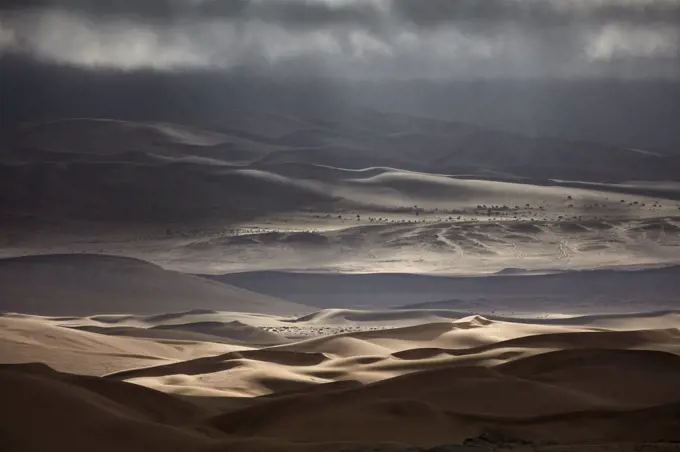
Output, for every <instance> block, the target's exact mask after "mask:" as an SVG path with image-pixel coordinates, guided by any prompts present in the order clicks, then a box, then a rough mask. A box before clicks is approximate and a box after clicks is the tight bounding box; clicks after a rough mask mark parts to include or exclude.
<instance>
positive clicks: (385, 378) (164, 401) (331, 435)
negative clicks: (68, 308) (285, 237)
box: [0, 309, 680, 452]
mask: <svg viewBox="0 0 680 452" xmlns="http://www.w3.org/2000/svg"><path fill="white" fill-rule="evenodd" d="M340 312H342V311H340ZM404 312H406V313H408V312H409V311H404ZM404 312H402V315H403V314H404ZM424 312H426V311H424ZM411 313H413V314H414V315H415V314H416V313H417V311H411ZM337 314H338V312H337V311H331V312H328V313H325V314H324V313H321V315H317V316H314V315H312V316H309V317H301V318H292V320H294V321H293V322H292V323H291V322H290V320H291V318H290V317H288V318H286V317H279V318H278V320H276V317H275V316H265V315H255V314H248V315H245V314H242V313H233V316H234V317H232V319H233V318H239V319H241V320H238V322H239V323H238V324H236V325H235V326H237V327H239V328H245V327H247V326H248V327H249V328H250V329H252V328H254V326H252V325H249V324H248V322H252V323H253V324H256V323H257V321H258V320H259V321H260V322H261V323H260V324H261V325H270V328H273V325H304V323H305V322H308V323H309V325H315V327H317V326H319V325H323V321H322V319H324V318H325V319H327V320H329V321H331V323H332V317H333V316H334V315H337ZM376 315H377V316H378V318H380V313H378V314H376ZM329 316H330V317H329ZM342 316H343V318H346V317H347V313H346V312H343V313H342ZM369 317H370V313H365V314H362V316H359V317H358V319H360V320H357V318H355V319H354V320H353V322H355V323H356V322H364V323H365V325H364V326H367V325H370V324H371V323H370V320H369ZM350 318H351V317H350ZM416 319H417V320H416V322H420V323H417V324H412V325H406V326H400V323H399V322H401V321H402V320H403V319H400V318H399V317H397V318H396V319H395V318H393V319H392V322H393V323H392V326H391V327H390V326H388V325H383V326H382V327H380V328H376V329H367V328H364V329H363V330H358V331H348V332H340V333H336V334H332V335H326V336H321V337H312V338H308V339H302V340H301V339H291V337H288V338H287V343H283V344H279V345H269V346H267V345H264V346H263V345H261V344H257V343H256V342H257V339H258V338H257V337H255V338H254V339H253V338H251V339H253V340H254V342H250V339H247V338H244V340H243V344H242V345H227V344H219V343H211V342H203V341H193V342H192V341H188V340H179V339H168V338H163V337H146V338H131V337H125V336H124V335H123V336H118V335H117V333H115V332H114V333H111V332H106V331H105V330H106V329H107V328H110V329H113V330H116V329H120V328H136V329H142V330H143V329H147V330H151V331H161V332H165V331H181V330H186V329H187V328H188V329H189V330H190V331H194V329H195V328H199V329H203V328H208V329H211V328H212V329H218V330H219V329H221V328H225V327H228V326H229V325H230V324H231V323H232V322H234V321H235V320H229V313H223V312H218V311H212V310H205V309H199V310H191V311H185V312H177V313H168V314H153V315H134V314H129V315H106V316H91V317H83V318H79V317H76V316H59V317H40V316H31V315H25V314H11V315H5V316H3V317H0V322H2V325H1V326H2V328H1V329H0V341H1V343H2V347H0V349H1V350H3V354H2V355H1V356H0V362H3V363H15V364H3V365H1V366H0V380H2V384H0V388H2V389H0V391H2V392H3V396H4V395H5V394H6V397H7V398H6V399H3V400H7V403H3V404H2V406H1V407H0V420H2V421H3V422H0V425H2V426H3V427H2V428H4V429H5V430H7V431H10V432H11V434H8V435H0V437H2V438H3V440H5V442H6V444H7V445H8V446H7V447H11V449H9V450H17V451H23V450H31V451H40V452H41V451H46V452H47V451H48V450H53V449H50V446H51V445H53V444H60V445H62V446H64V445H65V444H67V441H78V444H83V446H82V448H81V449H79V448H78V447H81V446H77V447H75V446H74V447H75V448H72V449H69V450H76V451H79V450H83V451H84V450H87V449H85V447H95V445H96V441H97V439H98V438H100V436H98V435H101V432H102V431H106V430H107V429H115V430H116V431H118V432H121V433H122V435H119V436H120V437H119V438H118V439H117V440H115V441H112V442H111V444H107V445H106V446H102V447H103V448H102V449H100V450H105V451H106V450H112V451H113V450H116V449H115V448H116V447H117V448H119V449H120V448H125V449H126V450H133V451H135V450H140V451H141V450H145V451H147V450H150V451H159V452H160V451H166V450H170V451H178V452H179V451H185V450H191V451H199V452H203V451H205V452H209V451H210V452H221V451H226V450H230V451H234V450H235V451H243V452H246V451H255V450H257V451H263V452H270V451H271V452H283V451H296V452H297V451H309V452H321V451H337V452H340V451H347V450H363V448H365V447H385V449H384V450H393V451H401V450H405V448H406V447H407V446H411V447H419V448H422V449H416V450H425V448H428V447H434V446H438V445H442V444H462V443H464V442H466V441H468V442H469V441H472V440H473V439H474V438H486V440H488V439H489V438H492V440H493V441H495V442H496V443H498V445H504V447H506V448H507V449H508V450H515V449H516V450H517V451H520V450H531V451H533V450H544V449H541V448H543V447H549V446H548V445H547V444H549V443H554V442H559V443H563V444H565V446H564V447H565V448H566V449H564V450H570V451H571V450H574V451H575V450H580V449H579V447H582V446H584V445H586V444H588V445H589V446H588V447H591V448H594V449H593V450H601V449H598V447H602V450H604V447H610V446H611V445H616V444H624V445H622V446H621V447H622V448H621V449H620V450H626V449H625V448H624V447H627V446H625V443H636V442H637V443H640V442H650V443H654V444H658V447H659V449H658V450H672V448H671V449H664V448H666V447H672V446H670V445H669V446H666V444H671V443H669V442H672V441H680V421H679V420H678V419H680V417H678V415H679V413H680V411H678V410H679V409H678V407H680V389H678V385H677V381H678V380H680V330H679V329H678V326H680V323H678V318H677V313H675V312H667V313H663V312H657V313H650V314H647V315H639V316H634V315H627V316H620V315H619V316H595V317H590V318H588V317H586V318H580V319H579V318H571V319H570V318H565V319H517V320H516V321H513V319H509V318H503V319H496V318H489V317H486V316H480V315H468V316H462V315H461V316H458V317H455V316H454V315H451V316H450V318H443V317H440V320H439V321H437V322H435V323H427V322H425V323H423V322H422V318H419V317H417V316H416ZM383 320H384V319H383ZM267 322H268V323H267ZM88 325H89V326H91V327H93V326H96V328H98V329H99V330H100V331H101V334H100V333H95V332H92V331H83V330H79V329H77V327H78V326H81V327H85V326H88ZM192 325H193V327H192ZM232 326H233V325H232ZM657 327H659V328H657ZM661 327H662V328H661ZM250 329H248V331H250ZM267 329H268V328H265V329H263V330H261V331H262V332H266V331H267ZM272 331H274V329H273V330H272ZM281 331H283V332H281V333H277V334H279V335H281V336H284V337H285V336H286V334H288V335H289V336H290V334H294V333H291V332H290V330H281ZM285 331H288V333H285ZM272 334H273V333H272ZM41 337H44V338H45V339H44V340H41V339H40V338H41ZM17 338H19V339H17ZM22 350H23V351H22ZM69 350H70V351H69ZM74 354H77V355H78V360H77V361H76V360H75V355H74ZM131 354H135V356H137V357H139V358H135V359H133V360H130V356H131ZM107 360H108V361H107ZM69 362H77V363H78V366H69V365H66V363H69ZM105 362H108V363H109V364H108V365H103V364H102V363H105ZM30 363H44V364H30ZM112 363H113V364H112ZM45 364H47V365H49V366H51V367H52V368H50V367H47V365H45ZM53 369H57V370H53ZM64 371H67V372H70V373H69V374H64V373H62V372H64ZM73 374H89V376H83V375H73ZM31 400H33V402H31ZM36 400H39V401H40V403H42V404H49V406H50V409H49V410H44V412H42V413H41V414H40V415H39V416H38V417H37V418H36V420H35V421H32V422H34V424H30V425H38V424H39V425H51V426H55V428H54V429H53V428H52V427H50V428H49V429H48V430H46V433H45V434H44V435H43V437H42V438H34V436H35V435H29V434H27V433H26V431H27V430H26V426H27V425H29V422H28V417H27V416H28V415H29V414H28V412H29V411H27V408H26V406H28V405H30V404H31V403H34V402H35V401H36ZM16 405H19V406H20V407H19V408H15V406H16ZM22 407H23V408H22ZM17 409H18V410H19V411H18V413H19V414H18V415H16V416H13V415H12V413H13V410H14V411H16V410H17ZM61 410H68V412H69V413H70V416H71V418H72V419H73V422H74V424H68V425H66V424H65V421H64V420H63V419H56V417H57V416H58V413H59V412H60V411H61ZM81 417H83V420H82V421H78V422H80V424H78V425H84V426H86V428H85V429H80V430H76V429H75V428H74V427H73V425H76V424H77V422H76V420H78V419H81ZM36 422H37V423H38V424H35V423H36ZM95 423H96V424H95ZM8 429H9V430H8ZM102 429H104V430H102ZM141 436H144V439H143V440H138V438H140V437H141ZM486 440H485V441H486ZM475 441H476V440H475ZM132 442H134V444H132ZM128 443H130V444H128ZM481 444H488V443H484V441H482V443H481ZM570 444H571V446H569V445H570ZM598 444H603V445H602V446H598ZM607 444H608V445H609V446H606V445H607ZM60 447H61V446H60ZM64 447H66V446H64ZM461 447H462V446H461ZM466 447H470V448H473V446H466ZM476 447H477V448H478V449H474V450H484V449H479V447H482V446H479V445H478V446H476ZM521 447H524V449H521ZM616 447H618V446H616ZM513 448H515V449H513ZM527 448H528V449H527ZM461 450H463V449H461ZM470 450H473V449H470ZM545 450H548V449H545ZM610 450H611V449H610ZM615 450H619V449H615Z"/></svg>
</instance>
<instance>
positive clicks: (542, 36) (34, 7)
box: [0, 0, 680, 78]
mask: <svg viewBox="0 0 680 452" xmlns="http://www.w3.org/2000/svg"><path fill="white" fill-rule="evenodd" d="M679 29H680V0H427V1H422V0H145V1H143V2H142V1H139V2H129V1H124V0H107V1H103V0H102V1H100V2H97V3H95V2H92V1H86V0H61V1H57V2H55V1H51V0H49V1H48V0H9V1H8V0H5V1H4V2H2V3H1V4H0V54H1V53H2V52H14V53H25V54H31V55H34V56H35V57H37V58H39V59H44V60H50V61H53V62H58V63H64V64H72V65H78V66H87V67H91V66H92V67H107V68H118V69H126V70H127V69H138V68H155V69H159V70H171V69H183V68H210V69H213V68H214V69H224V70H230V69H234V68H239V69H243V68H245V69H246V70H253V71H276V72H277V73H283V74H297V73H303V74H313V75H320V76H327V77H350V78H384V77H390V78H480V77H483V78H522V77H550V78H556V77H557V78H586V77H612V76H614V77H634V78H680V31H678V30H679Z"/></svg>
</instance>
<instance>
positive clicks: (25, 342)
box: [0, 316, 233, 375]
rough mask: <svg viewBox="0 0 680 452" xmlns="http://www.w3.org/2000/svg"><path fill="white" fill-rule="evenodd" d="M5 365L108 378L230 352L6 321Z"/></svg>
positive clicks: (1, 359) (0, 322)
mask: <svg viewBox="0 0 680 452" xmlns="http://www.w3.org/2000/svg"><path fill="white" fill-rule="evenodd" d="M0 326H2V328H1V330H2V332H1V333H0V344H1V346H0V363H28V362H41V363H45V364H48V365H50V366H52V367H54V368H55V369H57V370H60V371H64V372H72V373H79V374H88V375H102V374H105V373H109V372H114V371H116V370H123V369H130V368H135V367H140V366H151V365H158V364H159V363H169V362H176V361H180V360H184V359H188V358H191V357H196V356H206V355H211V354H214V353H219V352H220V351H222V352H224V351H228V350H231V349H233V348H230V347H229V346H226V345H220V344H215V343H210V342H190V341H188V342H183V343H175V344H163V343H159V342H156V341H147V340H142V339H134V338H124V337H111V336H108V335H102V334H95V333H90V332H87V331H78V330H74V329H71V328H63V327H59V326H56V325H53V324H51V323H50V322H49V321H46V320H45V319H40V318H36V317H23V316H2V317H0Z"/></svg>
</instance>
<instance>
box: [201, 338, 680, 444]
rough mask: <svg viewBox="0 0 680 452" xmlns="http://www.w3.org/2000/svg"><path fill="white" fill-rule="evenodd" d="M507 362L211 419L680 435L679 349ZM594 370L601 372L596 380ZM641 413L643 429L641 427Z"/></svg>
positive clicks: (382, 435)
mask: <svg viewBox="0 0 680 452" xmlns="http://www.w3.org/2000/svg"><path fill="white" fill-rule="evenodd" d="M506 366H507V367H505V366H498V367H496V368H492V369H488V368H481V367H463V368H461V367H453V368H443V369H436V370H432V371H424V372H417V373H413V374H409V375H405V376H401V377H396V378H392V379H388V380H385V381H381V382H378V383H375V384H372V385H368V386H365V387H361V388H355V389H346V390H338V391H330V392H328V393H316V394H310V395H294V396H291V397H288V398H282V399H279V400H274V401H272V402H270V403H266V404H262V405H259V406H255V407H252V408H247V409H244V410H241V411H238V412H234V413H229V414H225V415H220V416H217V417H216V418H214V419H213V421H212V422H213V425H215V426H216V427H217V428H219V429H221V430H222V431H225V432H228V433H230V434H238V435H245V436H271V437H279V438H289V439H295V440H300V441H303V440H304V441H313V440H319V439H321V438H324V439H330V438H332V439H334V440H341V439H345V440H357V439H361V440H364V441H367V442H368V441H381V440H395V441H403V442H406V443H412V444H423V445H435V444H442V443H451V442H454V443H455V442H460V441H462V440H463V439H465V438H466V437H471V436H476V435H479V434H481V433H485V432H496V433H501V434H502V435H503V436H505V437H507V438H522V439H527V440H532V441H546V440H556V441H565V442H571V441H601V440H616V441H625V440H631V441H659V440H678V439H680V419H679V418H678V417H677V415H678V413H680V411H679V408H678V407H680V389H678V387H677V385H676V384H675V383H673V381H675V379H677V378H680V358H678V357H677V356H675V355H670V354H666V353H663V352H655V351H637V350H636V351H628V350H625V351H621V350H604V349H598V350H570V351H556V352H552V353H547V354H542V355H538V356H534V357H531V358H527V359H526V360H519V361H515V362H513V363H511V364H508V365H506ZM593 369H597V370H599V371H602V372H603V376H601V377H600V378H599V379H596V380H595V382H592V379H591V377H592V370H593ZM623 369H625V372H622V370H623ZM629 370H630V371H631V372H628V371H629ZM548 371H549V372H550V373H548ZM661 375H662V376H663V378H662V379H661V380H660V379H659V376H661ZM641 420H644V428H637V423H638V422H640V421H641Z"/></svg>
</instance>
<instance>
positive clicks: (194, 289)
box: [0, 255, 310, 315]
mask: <svg viewBox="0 0 680 452" xmlns="http://www.w3.org/2000/svg"><path fill="white" fill-rule="evenodd" d="M194 308H207V309H219V310H225V311H240V312H266V313H269V314H290V313H304V312H309V310H310V308H308V307H306V306H304V305H300V304H297V303H291V302H287V301H284V300H281V299H277V298H274V297H270V296H266V295H260V294H256V293H253V292H250V291H248V290H245V289H240V288H236V287H233V286H229V285H227V284H222V283H218V282H215V281H208V280H206V279H203V278H199V277H195V276H192V275H187V274H183V273H177V272H173V271H168V270H164V269H162V268H161V267H158V266H156V265H153V264H150V263H147V262H144V261H141V260H137V259H130V258H120V257H112V256H100V255H46V256H30V257H20V258H10V259H3V260H0V311H13V312H24V313H31V314H43V315H91V314H106V313H108V314H110V313H120V312H127V313H145V312H158V311H182V310H188V309H194Z"/></svg>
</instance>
